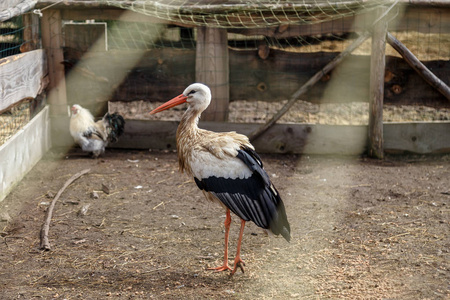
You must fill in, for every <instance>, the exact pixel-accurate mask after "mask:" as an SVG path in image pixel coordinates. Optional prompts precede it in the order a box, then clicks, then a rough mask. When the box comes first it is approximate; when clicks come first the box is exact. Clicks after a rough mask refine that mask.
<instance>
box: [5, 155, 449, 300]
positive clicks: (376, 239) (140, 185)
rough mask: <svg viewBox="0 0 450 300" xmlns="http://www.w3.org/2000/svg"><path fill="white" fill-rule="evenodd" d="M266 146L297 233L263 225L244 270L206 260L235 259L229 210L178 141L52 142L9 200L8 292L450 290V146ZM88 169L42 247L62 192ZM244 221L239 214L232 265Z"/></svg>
mask: <svg viewBox="0 0 450 300" xmlns="http://www.w3.org/2000/svg"><path fill="white" fill-rule="evenodd" d="M262 158H263V160H264V162H265V166H266V170H267V171H268V173H269V174H270V176H271V177H272V179H273V182H274V183H275V185H276V186H277V188H278V189H279V191H280V193H281V194H282V197H283V199H284V202H285V205H286V209H287V213H288V218H289V221H290V224H291V228H292V236H293V238H292V240H291V242H290V243H287V242H286V241H285V240H284V239H282V238H280V237H270V236H266V235H265V234H264V233H263V232H262V231H261V230H260V229H259V228H257V227H256V226H255V225H253V224H249V225H248V226H247V227H246V230H245V235H244V241H243V249H242V250H243V259H244V261H245V262H246V272H245V273H240V272H238V273H237V274H235V276H233V277H232V278H230V276H229V275H228V274H227V273H214V272H211V271H207V270H206V268H207V267H211V266H217V265H219V264H220V263H221V260H222V255H223V221H224V219H225V214H224V211H223V209H221V208H220V207H218V206H216V205H215V204H212V203H208V202H206V201H205V200H204V199H203V195H202V194H201V192H200V191H199V190H198V189H197V187H196V186H195V184H194V183H193V181H192V180H191V179H190V178H188V177H187V176H186V175H184V174H183V175H180V174H179V173H178V170H177V161H176V154H175V153H173V152H148V151H119V150H108V151H107V153H106V154H105V155H104V156H103V157H101V158H100V159H91V158H89V157H87V156H86V155H84V154H82V153H81V152H80V151H79V150H78V149H72V150H71V151H70V152H69V153H66V152H63V151H62V150H61V151H58V150H52V151H51V152H49V153H48V154H47V155H46V157H45V158H44V159H42V160H41V161H40V162H39V163H38V164H37V165H36V166H35V167H34V168H33V170H32V171H31V172H30V173H29V174H28V175H27V176H26V177H25V178H24V180H22V181H21V182H20V183H19V184H18V185H17V187H16V188H15V189H14V191H13V192H12V193H11V194H10V195H9V196H8V197H7V198H6V199H5V200H4V201H3V202H1V203H0V212H1V213H0V215H1V218H0V219H1V220H2V221H1V222H0V225H1V228H0V229H1V242H0V294H1V295H2V299H51V298H53V299H110V298H111V299H149V298H157V299H181V298H183V299H194V298H195V299H199V298H208V299H449V297H450V287H449V282H450V272H449V269H450V263H449V262H450V257H449V249H450V243H449V242H450V239H449V225H450V224H449V220H450V218H449V205H450V185H449V178H450V174H449V173H450V156H448V155H447V156H434V157H419V156H411V157H388V158H387V159H386V160H385V161H376V160H371V159H367V158H361V157H312V156H293V155H284V156H270V155H263V157H262ZM86 168H90V169H91V171H90V172H89V173H88V174H86V175H84V176H82V177H81V178H79V179H78V180H77V181H75V182H74V183H73V184H72V185H70V186H69V187H68V188H67V189H66V190H65V192H64V193H63V194H62V196H61V198H60V199H59V200H58V202H57V203H56V206H55V210H54V215H53V219H52V223H51V226H50V235H49V238H50V243H51V247H52V250H51V251H42V250H39V231H40V227H41V225H42V224H43V220H44V216H45V211H46V209H47V208H48V207H49V203H50V202H51V201H52V198H53V197H54V195H55V194H56V193H57V192H58V190H59V189H60V188H61V187H62V186H63V184H64V183H65V182H66V181H67V180H68V179H69V178H70V177H71V176H72V175H73V174H75V173H77V172H79V171H81V170H83V169H86ZM108 190H109V191H108ZM105 191H106V192H109V194H108V193H105ZM93 192H96V193H97V194H98V198H97V199H96V198H93V197H92V193H93ZM238 230H239V221H238V220H237V218H233V223H232V229H231V231H232V233H231V244H230V247H231V258H230V263H231V262H232V258H233V256H234V252H235V247H236V239H237V234H238Z"/></svg>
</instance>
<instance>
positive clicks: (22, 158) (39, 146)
mask: <svg viewBox="0 0 450 300" xmlns="http://www.w3.org/2000/svg"><path fill="white" fill-rule="evenodd" d="M50 147H51V142H50V121H49V109H48V107H45V108H44V109H43V110H41V111H40V112H39V113H38V114H37V115H36V116H35V117H34V118H33V119H31V120H30V122H28V123H27V124H26V125H25V126H24V127H23V128H22V129H21V130H20V131H18V132H17V133H16V134H15V135H14V136H13V137H11V138H10V139H9V140H8V141H7V142H6V143H4V144H3V145H1V146H0V157H1V159H0V201H2V200H3V199H4V198H5V197H6V196H7V195H8V193H9V192H10V191H11V190H12V189H13V188H14V186H15V185H16V184H17V183H18V182H19V181H20V180H21V179H22V178H23V177H24V176H25V175H26V174H27V172H28V171H30V170H31V169H32V168H33V166H34V165H35V164H36V163H37V162H38V161H39V160H40V159H41V158H42V156H44V154H45V153H46V152H47V151H48V150H49V149H50Z"/></svg>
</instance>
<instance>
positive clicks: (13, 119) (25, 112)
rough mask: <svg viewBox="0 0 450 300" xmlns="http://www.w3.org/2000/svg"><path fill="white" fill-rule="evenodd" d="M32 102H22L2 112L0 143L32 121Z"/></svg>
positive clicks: (0, 118)
mask: <svg viewBox="0 0 450 300" xmlns="http://www.w3.org/2000/svg"><path fill="white" fill-rule="evenodd" d="M29 108H30V102H21V103H20V104H19V105H16V106H14V107H12V108H11V109H10V110H9V111H7V112H4V113H2V114H0V145H2V144H4V143H5V142H6V141H7V140H9V139H10V138H11V137H12V136H13V135H14V134H15V133H16V132H17V131H19V130H20V129H21V128H22V127H23V126H25V125H26V124H27V123H28V122H29V121H30V109H29Z"/></svg>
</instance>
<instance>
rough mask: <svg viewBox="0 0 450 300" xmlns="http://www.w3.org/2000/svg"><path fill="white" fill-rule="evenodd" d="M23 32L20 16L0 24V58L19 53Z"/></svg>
mask: <svg viewBox="0 0 450 300" xmlns="http://www.w3.org/2000/svg"><path fill="white" fill-rule="evenodd" d="M23 30H24V26H23V25H22V17H21V16H19V17H14V18H12V19H9V20H7V21H5V22H2V23H0V58H2V57H6V56H10V55H14V54H18V53H20V46H21V45H22V43H23V37H22V36H23Z"/></svg>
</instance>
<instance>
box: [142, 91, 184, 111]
mask: <svg viewBox="0 0 450 300" xmlns="http://www.w3.org/2000/svg"><path fill="white" fill-rule="evenodd" d="M186 100H187V97H186V96H185V95H183V94H181V95H179V96H176V97H175V98H173V99H172V100H169V101H167V102H166V103H164V104H163V105H160V106H158V107H157V108H155V109H154V110H152V111H151V112H150V114H151V115H153V114H156V113H159V112H160V111H163V110H166V109H169V108H172V107H174V106H177V105H180V104H183V103H185V102H186Z"/></svg>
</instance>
